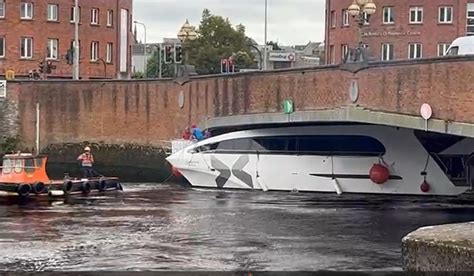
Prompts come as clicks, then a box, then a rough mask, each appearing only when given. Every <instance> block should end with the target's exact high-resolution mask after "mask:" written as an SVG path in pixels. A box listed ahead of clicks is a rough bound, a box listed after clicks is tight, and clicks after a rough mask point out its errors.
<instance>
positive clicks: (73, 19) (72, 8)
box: [71, 6, 81, 23]
mask: <svg viewBox="0 0 474 276" xmlns="http://www.w3.org/2000/svg"><path fill="white" fill-rule="evenodd" d="M77 13H78V16H79V18H78V21H79V22H81V7H78V12H77ZM71 23H76V13H75V8H74V6H73V7H71Z"/></svg>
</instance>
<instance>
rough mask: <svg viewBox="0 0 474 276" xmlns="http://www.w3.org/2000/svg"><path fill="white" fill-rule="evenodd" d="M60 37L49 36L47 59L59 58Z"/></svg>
mask: <svg viewBox="0 0 474 276" xmlns="http://www.w3.org/2000/svg"><path fill="white" fill-rule="evenodd" d="M58 49H59V39H57V38H48V47H47V56H46V59H52V60H57V59H58V52H59V50H58Z"/></svg>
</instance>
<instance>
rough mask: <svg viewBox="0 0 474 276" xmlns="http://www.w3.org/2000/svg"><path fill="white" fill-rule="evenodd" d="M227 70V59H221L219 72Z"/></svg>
mask: <svg viewBox="0 0 474 276" xmlns="http://www.w3.org/2000/svg"><path fill="white" fill-rule="evenodd" d="M228 72H229V61H228V60H227V59H221V74H226V73H228Z"/></svg>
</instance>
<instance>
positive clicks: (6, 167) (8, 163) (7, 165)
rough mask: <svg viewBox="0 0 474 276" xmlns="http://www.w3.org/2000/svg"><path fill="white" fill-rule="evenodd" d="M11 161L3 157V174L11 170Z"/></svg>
mask: <svg viewBox="0 0 474 276" xmlns="http://www.w3.org/2000/svg"><path fill="white" fill-rule="evenodd" d="M12 169H13V162H12V160H11V159H3V165H2V171H3V173H4V174H9V173H11V172H12Z"/></svg>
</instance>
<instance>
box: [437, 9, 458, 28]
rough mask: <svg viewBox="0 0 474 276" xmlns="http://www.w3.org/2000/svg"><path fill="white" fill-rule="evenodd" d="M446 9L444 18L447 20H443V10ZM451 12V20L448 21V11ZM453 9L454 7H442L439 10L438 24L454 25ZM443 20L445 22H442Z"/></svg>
mask: <svg viewBox="0 0 474 276" xmlns="http://www.w3.org/2000/svg"><path fill="white" fill-rule="evenodd" d="M442 9H444V17H445V18H441V10H442ZM448 10H450V18H449V20H446V19H447V15H448V13H447V11H448ZM453 11H454V9H453V7H452V6H440V7H439V8H438V23H439V24H453ZM441 19H444V20H441Z"/></svg>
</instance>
